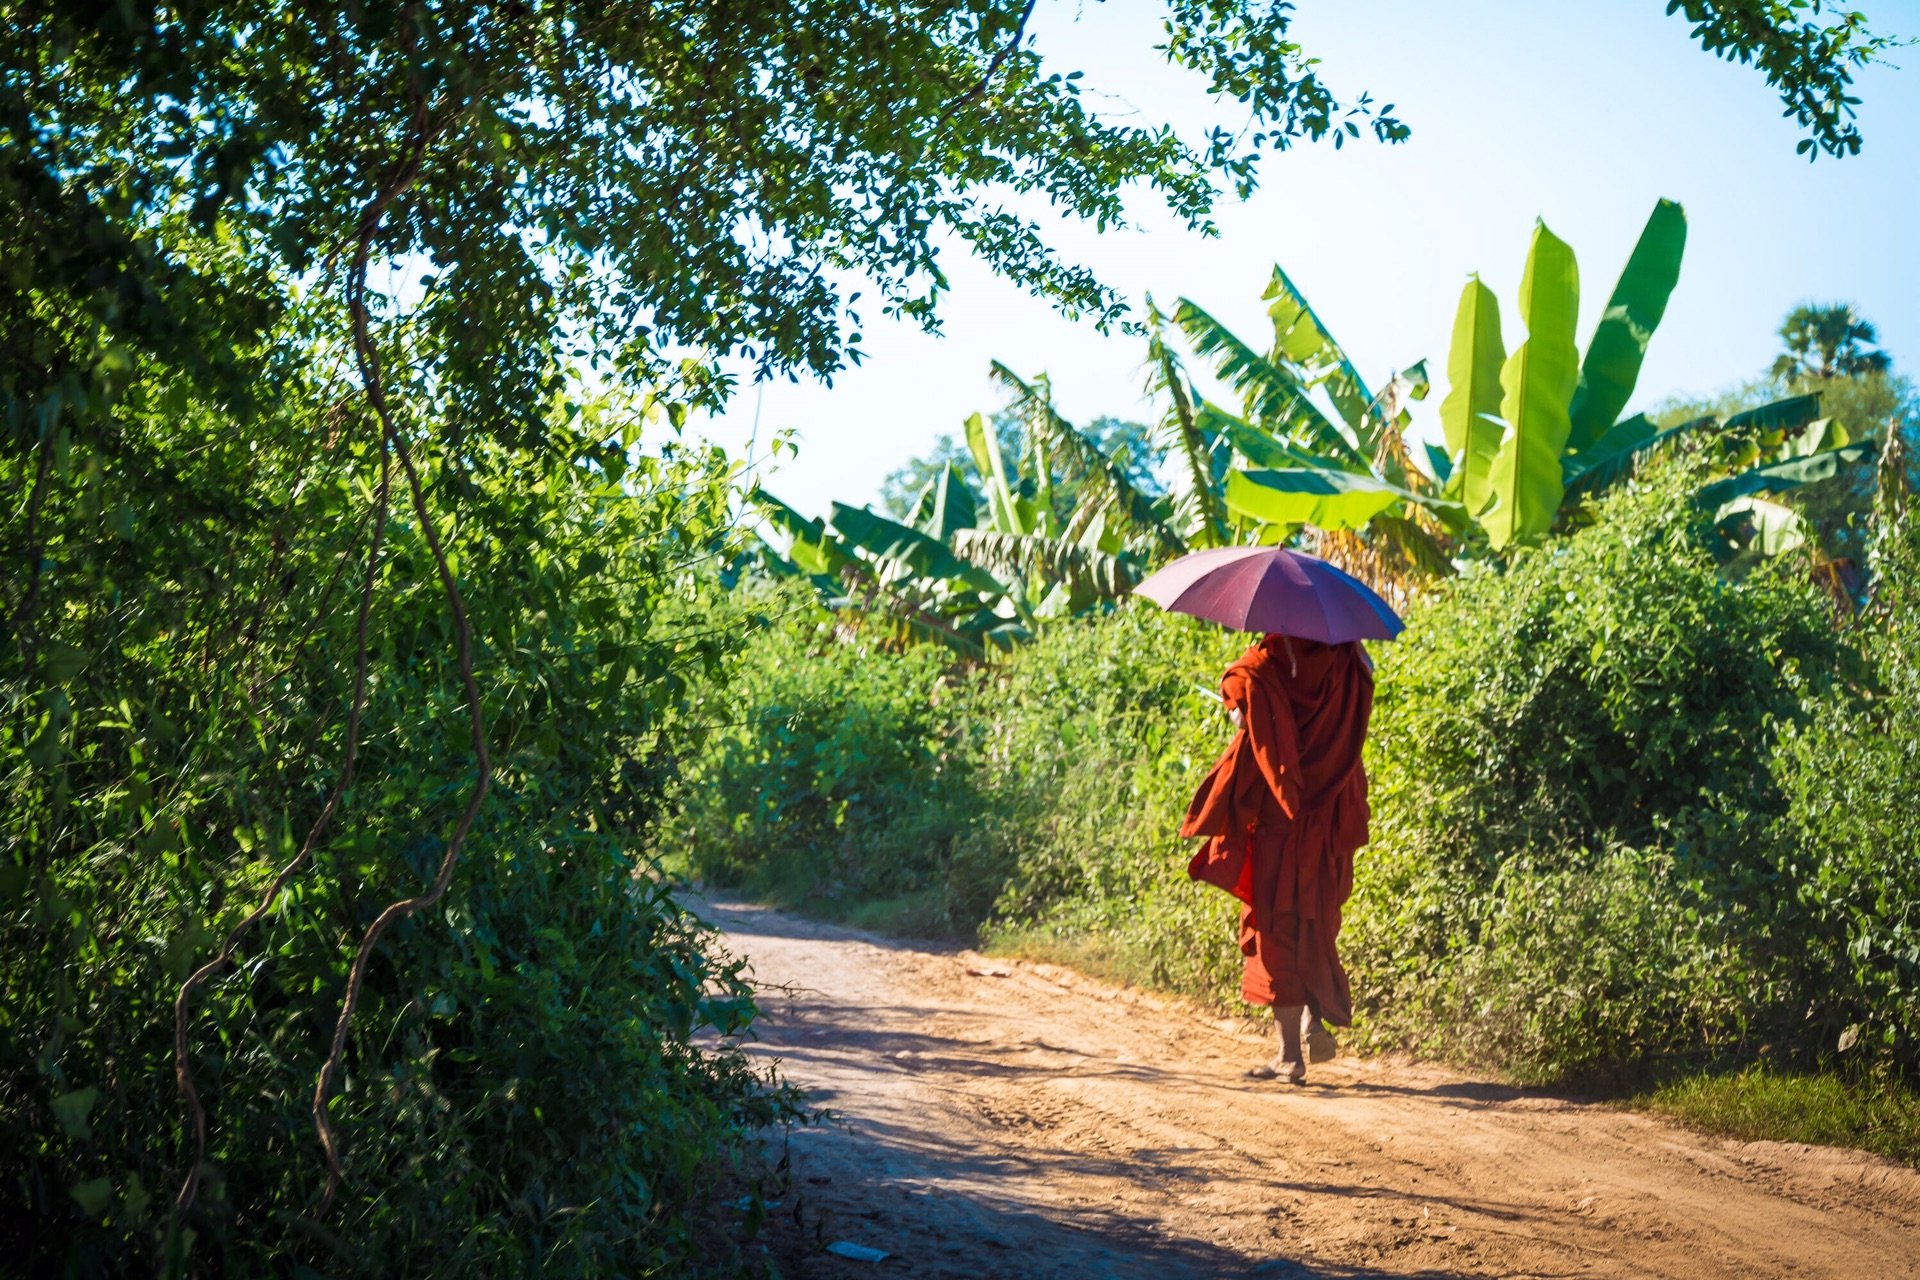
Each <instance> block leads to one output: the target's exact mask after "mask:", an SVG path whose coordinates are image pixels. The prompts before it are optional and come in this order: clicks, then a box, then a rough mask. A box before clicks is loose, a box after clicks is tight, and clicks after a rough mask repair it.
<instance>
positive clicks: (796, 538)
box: [747, 485, 851, 577]
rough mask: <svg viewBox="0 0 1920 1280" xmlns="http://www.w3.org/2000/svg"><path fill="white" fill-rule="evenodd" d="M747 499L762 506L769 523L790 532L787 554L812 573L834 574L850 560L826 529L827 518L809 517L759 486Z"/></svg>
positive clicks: (821, 574)
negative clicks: (811, 518)
mask: <svg viewBox="0 0 1920 1280" xmlns="http://www.w3.org/2000/svg"><path fill="white" fill-rule="evenodd" d="M747 501H748V502H750V503H752V504H753V505H754V506H755V507H757V508H759V510H760V513H761V514H762V515H764V516H765V517H766V518H767V523H768V524H770V525H772V526H773V527H774V528H776V529H778V530H780V532H782V533H784V534H786V535H787V538H788V540H789V543H790V545H789V546H788V547H787V555H788V556H789V557H791V559H792V560H793V562H794V564H795V565H796V566H798V567H799V569H800V570H801V571H803V572H805V573H806V574H808V575H809V576H817V577H831V576H832V575H834V574H837V573H839V572H840V570H841V569H842V568H844V567H846V565H847V563H848V561H849V560H850V559H851V557H850V556H849V555H848V554H847V550H846V548H845V547H843V546H841V545H840V542H839V540H838V539H837V538H835V537H834V536H833V534H831V533H830V532H828V531H827V526H826V522H825V521H824V520H809V519H808V518H807V517H805V516H803V515H801V514H800V513H799V512H798V511H795V510H794V509H793V508H792V507H790V506H788V505H787V504H786V503H784V502H782V501H780V499H778V498H776V497H774V496H773V495H772V494H770V493H768V492H767V491H766V490H765V489H762V488H761V487H760V486H759V485H755V486H754V487H753V491H752V492H751V493H749V494H747Z"/></svg>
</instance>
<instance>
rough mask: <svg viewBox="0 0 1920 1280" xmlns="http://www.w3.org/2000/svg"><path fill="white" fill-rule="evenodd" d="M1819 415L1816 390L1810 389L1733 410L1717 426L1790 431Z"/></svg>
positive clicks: (1745, 429) (1731, 429) (1763, 430)
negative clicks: (1809, 390) (1722, 424)
mask: <svg viewBox="0 0 1920 1280" xmlns="http://www.w3.org/2000/svg"><path fill="white" fill-rule="evenodd" d="M1819 416H1820V393H1819V392H1818V391H1814V392H1810V393H1809V394H1807V395H1804V396H1789V397H1787V398H1786V399H1784V400H1774V401H1770V402H1769V403H1767V404H1763V405H1761V406H1760V407H1758V408H1757V409H1748V410H1747V411H1746V412H1745V413H1736V414H1734V415H1733V416H1732V417H1731V418H1728V419H1727V421H1726V424H1725V425H1724V426H1723V427H1721V430H1723V431H1755V432H1760V433H1762V434H1770V433H1772V432H1775V431H1781V432H1785V431H1793V430H1797V429H1798V428H1800V427H1804V426H1806V425H1807V424H1808V423H1810V422H1812V421H1813V420H1814V419H1815V418H1818V417H1819Z"/></svg>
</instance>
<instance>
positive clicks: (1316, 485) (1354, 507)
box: [1227, 467, 1412, 530]
mask: <svg viewBox="0 0 1920 1280" xmlns="http://www.w3.org/2000/svg"><path fill="white" fill-rule="evenodd" d="M1410 497H1412V495H1411V494H1409V493H1408V492H1407V491H1406V490H1404V489H1397V488H1395V487H1394V486H1393V485H1390V484H1388V483H1387V482H1386V481H1384V480H1379V479H1376V478H1375V477H1373V476H1363V475H1356V474H1355V473H1353V472H1351V471H1340V470H1336V469H1335V468H1332V467H1322V468H1309V467H1293V468H1288V469H1284V470H1282V469H1272V470H1267V469H1261V470H1252V471H1230V472H1228V473H1227V506H1229V507H1231V508H1232V509H1233V510H1235V511H1237V512H1239V513H1240V514H1242V515H1244V516H1250V517H1252V518H1253V519H1255V520H1260V521H1264V522H1266V523H1267V524H1281V525H1299V524H1310V525H1312V526H1313V527H1314V528H1316V529H1327V530H1336V529H1358V528H1361V527H1363V526H1365V524H1366V523H1367V521H1369V520H1371V519H1373V518H1374V517H1375V516H1377V515H1380V514H1382V513H1383V512H1386V511H1388V510H1389V509H1391V508H1392V507H1394V506H1395V505H1396V504H1398V503H1400V502H1402V501H1405V500H1406V499H1408V498H1410Z"/></svg>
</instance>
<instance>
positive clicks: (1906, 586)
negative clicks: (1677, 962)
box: [1774, 517, 1920, 1072]
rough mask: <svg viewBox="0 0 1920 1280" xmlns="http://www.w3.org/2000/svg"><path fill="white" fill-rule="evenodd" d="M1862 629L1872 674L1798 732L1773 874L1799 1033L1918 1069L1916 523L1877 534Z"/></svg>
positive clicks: (1791, 738)
mask: <svg viewBox="0 0 1920 1280" xmlns="http://www.w3.org/2000/svg"><path fill="white" fill-rule="evenodd" d="M1882 550H1883V553H1884V555H1883V561H1882V564H1881V579H1880V585H1879V593H1880V604H1879V607H1878V609H1877V610H1876V611H1875V613H1873V614H1871V615H1869V617H1868V618H1867V619H1866V621H1865V624H1864V627H1863V639H1864V640H1865V643H1866V646H1867V650H1868V653H1869V655H1870V656H1871V658H1872V659H1873V667H1874V671H1875V673H1876V676H1877V680H1876V682H1875V684H1874V685H1873V686H1872V687H1870V688H1868V689H1867V690H1866V691H1864V693H1863V695H1862V696H1857V697H1856V696H1836V697H1833V698H1830V699H1827V700H1826V701H1825V702H1823V704H1822V705H1821V708H1820V712H1819V714H1818V715H1817V716H1816V717H1815V718H1814V719H1813V720H1812V722H1811V723H1809V724H1806V725H1803V726H1795V727H1794V728H1792V729H1790V730H1789V731H1788V732H1787V733H1786V735H1785V740H1784V742H1783V745H1782V748H1781V751H1780V753H1779V757H1778V759H1777V760H1776V761H1775V764H1774V779H1775V782H1776V785H1777V786H1778V787H1779V788H1780V789H1781V790H1782V791H1783V792H1785V794H1786V796H1787V813H1786V815H1785V818H1784V820H1783V821H1782V823H1781V824H1780V830H1779V833H1778V839H1777V842H1776V846H1777V853H1776V858H1777V871H1778V875H1779V877H1780V879H1781V881H1782V883H1783V884H1785V885H1786V886H1788V888H1789V890H1790V892H1791V894H1792V900H1793V904H1794V907H1795V915H1794V919H1793V921H1792V933H1791V935H1790V936H1791V939H1792V942H1793V944H1794V945H1793V946H1792V948H1791V949H1786V948H1783V952H1784V954H1785V955H1786V956H1787V958H1788V962H1789V963H1790V965H1791V968H1792V969H1793V971H1794V973H1795V978H1796V985H1797V986H1798V987H1799V988H1800V989H1801V990H1802V991H1803V992H1804V993H1805V995H1806V1000H1805V1001H1804V1002H1803V1003H1802V1005H1801V1009H1800V1011H1799V1012H1800V1020H1801V1024H1802V1031H1801V1034H1802V1035H1803V1036H1806V1037H1809V1038H1813V1039H1815V1040H1816V1042H1817V1043H1818V1045H1819V1047H1820V1048H1821V1049H1822V1050H1833V1051H1840V1052H1845V1053H1848V1054H1851V1055H1852V1056H1854V1057H1863V1056H1871V1057H1874V1058H1878V1059H1882V1060H1885V1061H1890V1062H1892V1063H1895V1064H1898V1065H1899V1066H1901V1067H1902V1068H1904V1069H1906V1070H1907V1071H1909V1072H1911V1071H1913V1070H1914V1069H1915V1068H1916V1067H1920V1031H1917V1030H1916V1028H1920V805H1917V804H1916V801H1917V800H1920V577H1916V575H1917V574H1920V525H1916V524H1915V523H1913V521H1912V518H1911V517H1908V518H1907V519H1906V520H1905V521H1902V522H1901V523H1900V524H1898V525H1897V526H1895V527H1894V528H1893V529H1892V530H1890V531H1889V532H1888V533H1887V534H1886V535H1885V536H1884V537H1883V538H1882Z"/></svg>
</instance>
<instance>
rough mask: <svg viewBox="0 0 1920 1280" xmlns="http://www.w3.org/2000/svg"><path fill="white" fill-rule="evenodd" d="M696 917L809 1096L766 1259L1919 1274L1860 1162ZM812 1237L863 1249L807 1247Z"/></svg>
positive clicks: (1897, 1218)
mask: <svg viewBox="0 0 1920 1280" xmlns="http://www.w3.org/2000/svg"><path fill="white" fill-rule="evenodd" d="M699 909H700V911H701V913H702V914H703V915H705V916H707V917H708V918H709V919H710V920H712V921H713V922H714V923H716V924H717V925H719V926H720V927H721V928H722V929H723V930H724V931H725V934H726V939H727V944H728V945H729V946H730V947H731V948H732V949H733V950H735V951H736V952H737V953H739V954H741V955H744V956H746V957H748V958H749V960H750V961H751V964H752V970H753V974H754V977H755V979H756V981H757V982H758V983H760V984H761V985H762V987H763V992H762V1007H763V1010H764V1015H763V1021H762V1022H761V1023H760V1024H759V1041H758V1043H757V1044H756V1045H755V1046H754V1048H753V1052H755V1053H757V1054H760V1055H764V1056H766V1057H768V1058H772V1059H777V1060H778V1061H779V1062H780V1063H781V1066H782V1069H783V1070H784V1071H785V1072H786V1073H787V1075H788V1076H789V1077H790V1078H791V1079H793V1080H794V1081H795V1082H797V1083H799V1084H801V1085H804V1086H805V1087H806V1088H807V1089H808V1090H809V1092H810V1093H811V1095H812V1096H813V1098H814V1100H815V1102H816V1103H818V1104H819V1105H822V1106H825V1107H827V1108H829V1109H830V1110H831V1111H832V1112H833V1113H834V1119H833V1121H832V1122H830V1123H828V1124H825V1125H821V1126H817V1127H812V1128H807V1129H802V1130H798V1131H796V1132H795V1133H794V1134H793V1136H792V1138H791V1140H790V1147H789V1154H790V1157H791V1161H792V1181H791V1186H790V1188H789V1190H788V1191H787V1192H786V1193H785V1195H784V1196H783V1198H782V1201H781V1205H780V1207H779V1208H778V1209H777V1210H776V1211H775V1212H774V1214H773V1215H772V1218H771V1221H772V1223H773V1224H774V1226H773V1228H772V1230H771V1234H770V1236H769V1240H770V1242H771V1247H772V1248H773V1250H774V1253H775V1256H776V1258H777V1259H778V1260H779V1262H780V1266H781V1271H782V1274H783V1275H786V1276H789V1277H805V1278H810V1280H812V1278H817V1280H840V1278H842V1277H858V1276H880V1275H900V1276H921V1277H929V1278H933V1280H986V1278H995V1277H1007V1278H1009V1280H1012V1278H1015V1277H1018V1278H1021V1280H1025V1278H1028V1277H1032V1278H1034V1280H1049V1278H1052V1277H1059V1278H1060V1280H1069V1278H1071V1280H1083V1278H1092V1277H1104V1276H1113V1277H1129V1278H1130V1277H1148V1278H1151V1280H1175V1278H1176V1277H1189V1276H1196V1277H1198V1276H1207V1277H1211V1276H1259V1277H1263V1278H1265V1280H1288V1278H1292V1280H1303V1278H1306V1277H1344V1278H1349V1280H1362V1278H1364V1277H1376V1276H1540V1277H1560V1276H1653V1277H1674V1278H1675V1280H1682V1278H1685V1280H1691V1278H1694V1277H1702V1278H1707V1277H1728V1278H1732V1277H1742V1278H1744V1277H1756V1276H1786V1275H1792V1276H1796V1277H1862V1276H1864V1277H1872V1278H1873V1280H1895V1278H1896V1277H1905V1276H1920V1172H1916V1171H1914V1170H1911V1169H1908V1168H1905V1167H1904V1166H1901V1165H1898V1164H1895V1163H1893V1162H1890V1161H1885V1160H1881V1159H1879V1158H1878V1157H1875V1156H1871V1155H1866V1154H1863V1153H1859V1152H1850V1151H1836V1150H1831V1149H1827V1148H1813V1147H1801V1146H1794V1145H1789V1144H1779V1143H1748V1144H1741V1143H1736V1142H1730V1141H1726V1140H1722V1139H1715V1138H1708V1137H1703V1136H1700V1135H1696V1134H1693V1133H1690V1132H1687V1131H1685V1130H1682V1129H1678V1128H1676V1127H1674V1126H1672V1125H1669V1124H1666V1123H1664V1122H1661V1121H1659V1120H1656V1119H1653V1118H1651V1117H1648V1116H1645V1115H1640V1114H1636V1113H1632V1112H1627V1111H1622V1110H1619V1109H1616V1108H1612V1107H1607V1106H1603V1105H1596V1104H1589V1103H1582V1102H1579V1101H1574V1100H1569V1099H1565V1098H1559V1097H1552V1096H1543V1095H1540V1094H1535V1093H1526V1092H1522V1091H1520V1090H1516V1089H1512V1088H1508V1087H1505V1086H1502V1085H1499V1084H1495V1083H1491V1082H1488V1081H1484V1080H1475V1079H1472V1078H1470V1077H1466V1076H1462V1075H1458V1074H1455V1073H1452V1072H1448V1071H1444V1070H1441V1069H1438V1068H1435V1067H1430V1066H1426V1065H1423V1064H1417V1063H1411V1062H1405V1061H1398V1060H1390V1059H1340V1060H1338V1061H1336V1062H1333V1063H1329V1064H1324V1065H1321V1066H1317V1067H1314V1068H1313V1069H1312V1080H1311V1082H1310V1083H1309V1084H1308V1085H1307V1086H1305V1087H1303V1088H1297V1089H1296V1088H1288V1087H1286V1086H1282V1085H1277V1084H1273V1083H1257V1082H1253V1081H1248V1080H1245V1079H1243V1078H1241V1076H1240V1072H1241V1071H1242V1070H1243V1069H1244V1068H1245V1067H1247V1066H1249V1065H1251V1064H1253V1063H1255V1062H1258V1061H1261V1060H1262V1059H1263V1058H1264V1057H1265V1056H1266V1054H1267V1053H1268V1052H1270V1047H1269V1043H1268V1041H1267V1040H1266V1038H1265V1037H1262V1036H1259V1035H1257V1034H1254V1033H1253V1028H1252V1024H1240V1023H1234V1022H1225V1023H1220V1022H1212V1021H1209V1020H1207V1019H1205V1018H1204V1017H1201V1016H1200V1015H1199V1014H1197V1013H1196V1012H1195V1011H1194V1010H1193V1009H1192V1008H1190V1007H1188V1006H1186V1005H1184V1004H1182V1003H1181V1002H1178V1001H1171V1000H1163V999H1158V998H1155V997H1152V996H1149V995H1145V994H1142V993H1139V992H1134V991H1128V990H1119V989H1116V988H1113V987H1109V986H1106V985H1104V984H1101V983H1097V982H1094V981H1092V980H1091V979H1087V978H1085V977H1082V976H1080V975H1077V974H1072V973H1069V972H1067V971H1064V970H1061V969H1057V968H1053V967H1051V966H1047V965H1034V964H1026V963H1021V962H1014V961H985V960H981V959H980V958H979V957H977V956H972V955H970V954H969V953H965V952H957V951H941V950H938V949H928V948H923V947H916V946H911V945H906V944H901V943H894V942H889V941H886V940H884V939H880V938H875V937H871V936H868V935H865V934H861V933H858V932H856V931H853V930H848V929H841V928H836V927H834V926H830V925H823V924H818V923H815V922H812V921H807V920H803V919H800V918H798V917H795V916H791V915H787V914H784V913H781V912H777V911H771V910H768V909H765V908H759V907H752V906H747V905H742V904H734V903H723V902H722V903H708V904H703V905H702V906H701V907H700V908H699ZM995 971H997V972H998V975H1001V976H996V972H995ZM835 1240H849V1241H852V1242H854V1243H857V1244H862V1245H866V1246H869V1247H872V1248H878V1249H883V1250H886V1251H887V1252H888V1253H889V1254H890V1256H889V1257H888V1258H887V1259H886V1260H885V1261H884V1262H880V1263H866V1262H857V1261H850V1260H846V1259H842V1258H839V1257H835V1256H832V1255H826V1254H821V1253H819V1252H818V1251H817V1246H818V1245H819V1244H823V1243H827V1242H831V1241H835Z"/></svg>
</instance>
